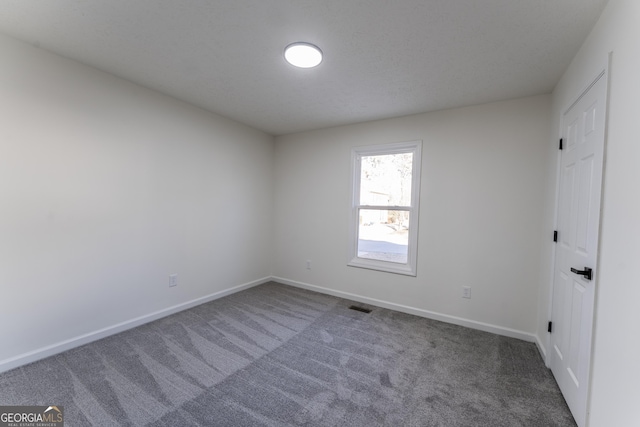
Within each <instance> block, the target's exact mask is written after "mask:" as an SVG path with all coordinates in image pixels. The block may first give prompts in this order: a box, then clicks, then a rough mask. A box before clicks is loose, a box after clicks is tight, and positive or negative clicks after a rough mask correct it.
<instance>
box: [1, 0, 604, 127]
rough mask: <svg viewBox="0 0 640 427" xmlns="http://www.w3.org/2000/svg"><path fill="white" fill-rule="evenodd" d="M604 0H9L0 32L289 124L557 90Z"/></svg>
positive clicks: (255, 117) (223, 109)
mask: <svg viewBox="0 0 640 427" xmlns="http://www.w3.org/2000/svg"><path fill="white" fill-rule="evenodd" d="M606 2H607V0H395V1H389V0H322V1H321V0H289V1H287V0H182V1H175V0H2V3H1V4H0V32H3V33H5V34H7V35H10V36H13V37H15V38H18V39H21V40H24V41H27V42H29V43H33V44H35V45H37V46H40V47H42V48H43V49H47V50H50V51H52V52H55V53H58V54H60V55H63V56H65V57H68V58H72V59H75V60H77V61H79V62H82V63H85V64H88V65H91V66H93V67H96V68H99V69H101V70H104V71H107V72H110V73H112V74H115V75H117V76H120V77H123V78H125V79H127V80H130V81H133V82H135V83H138V84H140V85H143V86H146V87H148V88H151V89H155V90H157V91H159V92H163V93H165V94H168V95H171V96H174V97H176V98H178V99H182V100H184V101H187V102H190V103H192V104H195V105H197V106H200V107H202V108H204V109H207V110H209V111H212V112H215V113H218V114H220V115H222V116H225V117H229V118H231V119H234V120H236V121H239V122H242V123H245V124H248V125H250V126H253V127H255V128H257V129H260V130H263V131H265V132H267V133H270V134H272V135H282V134H287V133H292V132H298V131H303V130H310V129H317V128H323V127H328V126H336V125H342V124H349V123H355V122H362V121H368V120H375V119H381V118H389V117H396V116H402V115H407V114H415V113H422V112H428V111H434V110H440V109H445V108H452V107H459V106H465V105H473V104H479V103H484V102H491V101H497V100H502V99H510V98H517V97H522V96H528V95H535V94H541V93H549V92H551V90H552V89H553V87H554V86H555V84H556V83H557V81H558V79H559V78H560V76H561V75H562V73H563V71H564V70H565V68H566V67H567V66H568V64H569V62H570V60H571V59H572V57H573V55H574V54H575V53H576V52H577V50H578V48H579V47H580V45H581V44H582V42H583V40H584V39H585V37H586V36H587V34H588V32H589V30H590V29H591V27H592V26H593V25H594V23H595V21H596V19H597V17H598V16H599V14H600V12H601V11H602V9H603V7H604V5H605V4H606ZM295 41H307V42H311V43H314V44H316V45H318V46H320V48H321V49H322V50H323V51H324V53H325V58H324V61H323V62H322V64H321V65H320V66H319V67H317V68H314V69H307V70H302V69H295V68H294V67H292V66H290V65H289V64H287V63H286V62H285V61H284V58H283V49H284V47H285V46H286V45H288V44H290V43H292V42H295Z"/></svg>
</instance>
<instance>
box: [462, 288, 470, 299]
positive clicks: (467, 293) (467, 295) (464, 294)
mask: <svg viewBox="0 0 640 427" xmlns="http://www.w3.org/2000/svg"><path fill="white" fill-rule="evenodd" d="M462 298H471V286H463V287H462Z"/></svg>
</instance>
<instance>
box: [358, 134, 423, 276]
mask: <svg viewBox="0 0 640 427" xmlns="http://www.w3.org/2000/svg"><path fill="white" fill-rule="evenodd" d="M400 153H413V164H412V169H411V205H410V206H408V207H407V206H371V205H361V204H360V174H361V171H362V167H361V161H362V157H367V156H381V155H386V154H400ZM421 165H422V141H409V142H398V143H390V144H380V145H370V146H364V147H355V148H353V149H352V150H351V189H352V192H351V215H350V222H349V224H350V225H349V261H348V262H347V265H349V266H351V267H359V268H367V269H371V270H378V271H386V272H389V273H396V274H404V275H407V276H416V275H417V260H418V218H419V214H420V213H419V207H420V169H421ZM360 209H380V210H399V211H408V212H409V218H410V223H409V244H408V248H407V263H406V264H401V263H395V262H390V261H382V260H374V259H368V258H360V257H358V232H359V218H360V215H359V212H360Z"/></svg>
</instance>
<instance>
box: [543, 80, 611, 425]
mask: <svg viewBox="0 0 640 427" xmlns="http://www.w3.org/2000/svg"><path fill="white" fill-rule="evenodd" d="M606 89H607V79H606V74H603V75H601V76H600V77H599V78H598V80H597V81H596V82H595V83H594V84H593V85H592V86H591V87H590V88H589V89H588V90H587V91H586V92H585V93H584V94H583V95H582V97H581V98H580V99H579V100H578V101H577V102H576V103H575V104H574V105H573V106H572V107H571V108H570V109H569V110H568V111H567V113H566V114H565V115H564V117H563V122H562V123H563V150H562V152H561V153H562V154H561V162H560V163H561V167H560V191H559V200H558V244H557V248H556V259H555V271H554V284H553V306H552V314H551V319H552V322H553V328H552V329H553V331H552V333H551V357H550V359H551V370H552V372H553V375H554V376H555V377H556V380H557V382H558V385H559V386H560V390H562V394H563V395H564V397H565V399H566V401H567V404H568V405H569V408H570V409H571V412H572V414H573V416H574V418H575V419H576V422H577V423H578V425H579V426H584V425H585V419H586V415H587V390H588V384H589V363H590V356H591V335H592V327H593V306H594V299H595V286H596V280H595V279H596V267H597V265H596V263H597V251H598V232H599V225H600V198H601V191H602V167H603V154H604V139H605V118H606V114H605V109H606Z"/></svg>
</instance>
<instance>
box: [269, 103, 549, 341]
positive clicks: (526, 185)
mask: <svg viewBox="0 0 640 427" xmlns="http://www.w3.org/2000/svg"><path fill="white" fill-rule="evenodd" d="M549 109H550V96H548V95H545V96H538V97H532V98H524V99H517V100H512V101H505V102H498V103H492V104H486V105H480V106H474V107H468V108H461V109H455V110H448V111H440V112H435V113H429V114H421V115H415V116H409V117H402V118H396V119H390V120H382V121H376V122H369V123H363V124H358V125H353V126H344V127H338V128H332V129H326V130H319V131H313V132H306V133H300V134H294V135H288V136H282V137H278V138H276V172H275V182H276V184H275V186H276V213H275V221H276V222H275V223H276V227H275V230H276V233H275V256H276V259H275V265H274V273H275V276H277V277H279V278H283V279H286V281H287V283H293V284H298V285H312V286H316V287H319V289H320V290H323V291H325V292H330V293H334V294H339V295H344V293H349V294H355V295H358V296H360V297H364V298H369V299H375V300H379V302H384V303H389V304H387V306H391V307H393V308H403V307H410V308H413V309H417V310H412V311H411V310H410V311H411V312H416V313H417V314H423V315H427V316H431V317H438V318H440V316H439V315H445V317H444V318H446V320H449V321H454V322H457V323H461V324H469V325H470V326H473V327H481V328H482V327H484V326H486V325H481V324H488V325H492V327H496V328H497V329H499V331H500V332H503V333H510V332H514V331H515V332H516V334H515V335H516V336H521V337H524V338H527V335H528V334H530V337H533V333H534V332H535V330H536V316H537V305H536V298H537V294H538V286H539V281H540V268H539V266H540V249H539V248H540V245H541V239H542V238H549V235H548V234H549V233H548V230H543V229H542V226H543V223H542V217H541V215H540V212H541V205H542V203H543V201H544V182H545V173H546V167H545V162H546V161H547V159H546V157H545V155H546V141H547V140H548V134H549V132H548V129H549V126H550V123H549ZM416 139H421V140H423V160H422V162H423V163H422V184H421V185H422V187H421V193H422V194H421V200H420V203H421V207H420V225H419V246H418V275H417V277H409V276H401V275H394V274H390V273H383V272H378V271H371V270H364V269H358V268H354V267H347V265H346V264H347V259H348V254H347V243H348V236H347V230H348V225H349V224H348V218H349V206H350V199H349V197H350V196H349V195H350V188H349V177H350V152H351V148H352V147H355V146H360V145H371V144H382V143H388V142H401V141H411V140H416ZM307 259H309V260H311V261H312V268H311V270H307V269H306V268H305V267H306V266H305V261H306V260H307ZM465 285H469V286H471V287H472V299H470V300H469V299H462V298H461V295H462V290H461V288H462V286H465ZM489 330H494V329H492V328H489Z"/></svg>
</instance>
